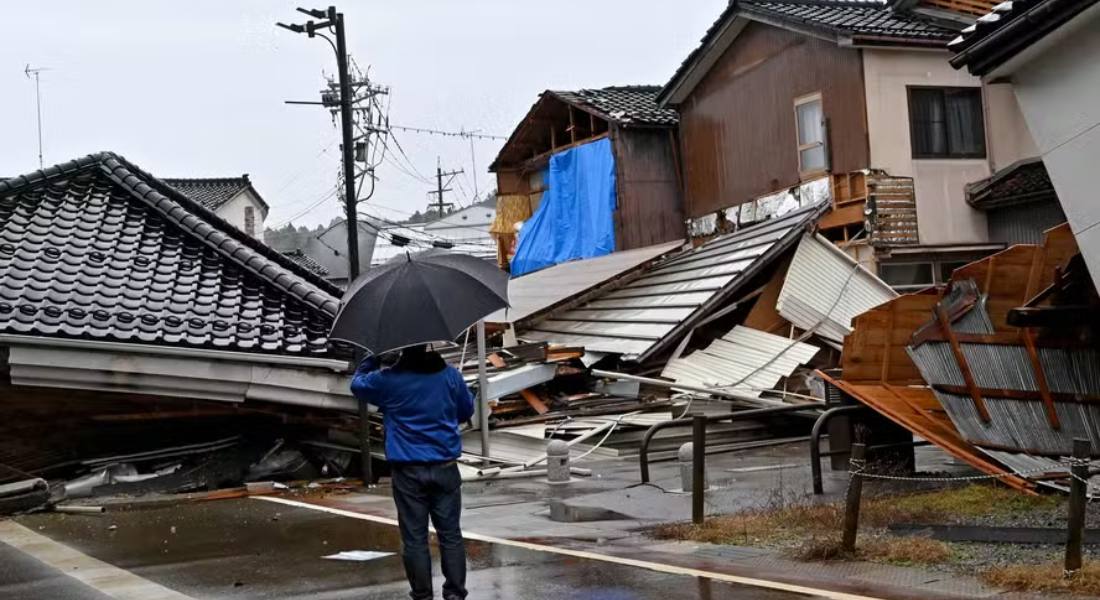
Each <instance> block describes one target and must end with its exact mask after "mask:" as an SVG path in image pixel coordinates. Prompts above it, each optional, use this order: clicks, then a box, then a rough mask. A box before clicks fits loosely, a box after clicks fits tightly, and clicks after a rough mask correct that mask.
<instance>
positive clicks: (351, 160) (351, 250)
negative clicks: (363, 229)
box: [276, 6, 359, 282]
mask: <svg viewBox="0 0 1100 600" xmlns="http://www.w3.org/2000/svg"><path fill="white" fill-rule="evenodd" d="M298 12H300V13H303V14H306V15H309V16H311V17H313V18H315V19H322V20H321V21H320V22H316V21H307V22H306V23H305V25H286V24H284V23H276V25H277V26H279V27H282V28H283V29H287V30H290V31H293V32H294V33H305V34H306V35H308V36H309V37H311V38H312V37H320V38H322V39H324V40H325V41H327V42H328V43H329V44H330V45H332V49H333V51H334V52H335V53H336V70H337V71H338V73H337V75H338V78H339V88H340V93H339V98H338V99H337V102H338V105H339V108H340V129H341V137H342V138H343V144H341V151H342V152H341V154H342V156H343V180H344V181H343V184H344V188H343V189H344V191H343V200H344V210H345V213H346V218H347V238H348V281H349V282H350V281H352V280H354V279H355V278H356V277H358V276H359V221H358V218H357V216H356V204H357V202H358V198H357V197H356V192H355V179H356V177H355V136H354V134H353V125H354V123H353V121H352V105H353V102H354V100H353V98H352V95H351V80H350V77H349V75H348V48H347V39H346V38H345V35H344V13H340V12H336V7H335V6H330V7H328V10H327V11H324V10H317V9H305V8H299V9H298ZM326 29H327V30H329V31H331V32H332V33H333V34H334V35H335V36H336V42H335V44H333V41H332V40H331V39H329V37H328V36H326V35H325V34H324V33H322V31H323V30H326ZM295 104H302V103H301V102H295ZM307 104H321V105H323V106H330V105H331V99H329V98H325V97H324V95H322V102H319V103H313V102H310V103H307Z"/></svg>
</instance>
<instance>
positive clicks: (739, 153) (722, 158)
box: [680, 23, 870, 218]
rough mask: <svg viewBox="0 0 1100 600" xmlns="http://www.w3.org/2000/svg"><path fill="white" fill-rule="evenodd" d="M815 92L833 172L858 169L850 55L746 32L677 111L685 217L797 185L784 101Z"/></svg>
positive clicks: (790, 111)
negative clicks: (821, 113)
mask: <svg viewBox="0 0 1100 600" xmlns="http://www.w3.org/2000/svg"><path fill="white" fill-rule="evenodd" d="M817 92H820V93H821V96H822V107H823V110H824V114H825V118H826V122H827V126H828V140H829V145H830V154H831V160H832V170H833V172H837V173H842V172H848V171H856V170H859V169H863V168H866V167H868V166H869V160H870V159H869V154H870V152H869V149H868V142H867V118H866V114H865V112H866V111H865V101H864V89H863V62H862V59H861V57H860V53H859V50H854V49H848V48H840V47H838V46H837V45H836V44H835V43H833V42H827V41H825V40H821V39H818V38H812V37H809V36H804V35H800V34H797V33H793V32H790V31H787V30H783V29H778V28H775V27H771V26H768V25H763V24H759V23H750V24H749V25H748V26H746V27H745V30H744V31H742V32H741V34H740V36H739V37H738V39H737V40H735V41H734V43H733V45H732V46H731V47H730V48H729V49H728V50H727V51H726V53H725V55H723V56H722V58H720V59H719V60H718V62H717V63H716V64H715V65H714V67H712V68H711V70H710V72H709V73H708V74H707V75H706V77H705V78H704V79H703V80H702V81H701V82H700V83H699V85H698V86H697V87H696V88H695V90H693V91H692V93H691V95H690V96H689V97H688V98H687V100H686V101H685V102H684V104H683V105H682V106H681V107H680V108H681V117H680V135H681V139H682V147H683V161H684V166H685V175H686V177H685V186H686V190H685V212H686V213H687V216H688V217H691V218H698V217H701V216H703V215H706V214H709V213H712V212H714V211H716V210H719V209H722V208H727V207H730V206H734V205H737V204H742V203H744V202H748V201H749V200H752V199H753V198H756V197H757V196H762V195H764V194H767V193H770V192H774V191H776V190H780V189H783V188H785V187H790V186H793V185H795V184H797V183H798V182H799V180H800V174H799V168H798V151H797V132H796V126H795V113H794V101H795V99H797V98H800V97H803V96H808V95H810V94H813V93H817Z"/></svg>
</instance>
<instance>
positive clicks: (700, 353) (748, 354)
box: [661, 325, 818, 397]
mask: <svg viewBox="0 0 1100 600" xmlns="http://www.w3.org/2000/svg"><path fill="white" fill-rule="evenodd" d="M817 352H818V348H816V347H814V346H811V345H809V344H803V343H801V342H798V341H796V340H790V339H787V338H785V337H780V336H778V335H772V334H770V333H765V332H763V331H757V330H755V329H749V328H748V327H742V326H740V325H738V326H737V327H734V328H733V330H732V331H730V332H729V333H727V334H726V335H725V336H723V337H722V338H721V339H719V340H715V341H714V342H713V343H712V344H711V345H709V346H707V347H706V348H703V349H702V350H697V351H695V352H693V353H692V354H690V355H688V356H685V357H683V358H678V359H676V360H673V361H670V362H669V363H668V366H666V367H665V370H664V372H663V373H661V376H662V377H665V378H666V379H671V380H673V381H676V382H678V383H683V384H685V385H693V386H699V387H705V388H718V389H728V390H731V391H732V390H736V391H738V392H740V393H744V394H746V395H749V396H756V397H759V396H760V393H761V391H763V390H770V389H772V388H774V387H775V386H776V384H777V383H779V380H780V378H782V377H786V376H788V375H790V374H791V373H793V372H794V370H795V369H797V368H798V366H799V365H802V364H805V363H807V362H809V361H810V359H812V358H813V357H814V355H815V354H817Z"/></svg>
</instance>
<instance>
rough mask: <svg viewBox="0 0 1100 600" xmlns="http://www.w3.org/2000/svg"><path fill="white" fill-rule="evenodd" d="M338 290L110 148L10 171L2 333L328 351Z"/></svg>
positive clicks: (2, 186) (2, 200) (0, 188)
mask: <svg viewBox="0 0 1100 600" xmlns="http://www.w3.org/2000/svg"><path fill="white" fill-rule="evenodd" d="M339 294H340V291H339V289H338V288H336V287H334V286H332V285H331V284H330V283H328V282H327V281H325V280H324V279H321V278H320V277H317V276H316V275H314V274H313V273H310V272H309V271H307V270H306V269H304V268H302V267H301V266H300V265H298V264H297V263H295V262H294V261H292V260H290V259H288V258H286V257H284V256H282V255H281V254H279V253H278V252H275V251H274V250H272V249H270V248H269V247H267V246H266V245H264V244H263V243H261V242H259V241H256V240H255V239H253V238H252V237H251V236H248V235H246V234H245V233H243V232H241V231H240V230H238V229H237V228H236V227H233V226H232V225H230V224H229V223H228V222H226V221H225V220H223V219H221V218H220V217H218V216H217V215H215V214H214V213H213V212H211V211H210V210H208V209H207V208H205V207H203V206H202V205H201V204H199V203H198V202H197V201H195V200H192V199H191V198H189V197H187V196H185V195H183V194H182V193H180V192H178V191H177V190H175V189H174V188H172V187H170V186H168V185H166V184H165V183H164V182H162V181H160V180H158V179H157V178H155V177H153V176H152V175H149V174H148V173H146V172H144V171H142V170H141V169H139V168H138V167H136V166H134V165H133V164H131V163H129V162H127V161H126V160H125V159H124V158H121V157H119V156H117V155H115V154H112V153H109V152H105V153H101V154H94V155H91V156H87V157H84V158H80V159H77V160H74V161H71V162H67V163H63V164H60V165H57V166H53V167H48V168H46V169H43V170H40V171H36V172H34V173H30V174H28V175H23V176H20V177H16V178H14V179H9V180H7V181H4V182H0V333H11V334H23V335H32V336H43V337H55V338H70V339H71V338H78V339H91V340H106V341H117V342H130V343H144V344H156V345H168V346H177V347H191V348H206V349H218V350H235V351H244V352H252V353H269V354H293V355H308V356H318V355H324V354H325V353H326V352H328V347H327V342H328V340H327V335H328V329H329V326H330V325H331V323H332V319H333V317H334V316H335V314H336V311H337V308H338V304H339V300H338V298H337V297H338V295H339Z"/></svg>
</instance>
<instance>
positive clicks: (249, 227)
mask: <svg viewBox="0 0 1100 600" xmlns="http://www.w3.org/2000/svg"><path fill="white" fill-rule="evenodd" d="M250 217H251V218H250ZM244 232H245V233H246V234H248V235H251V236H253V237H255V235H256V208H255V207H252V206H246V207H244Z"/></svg>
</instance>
